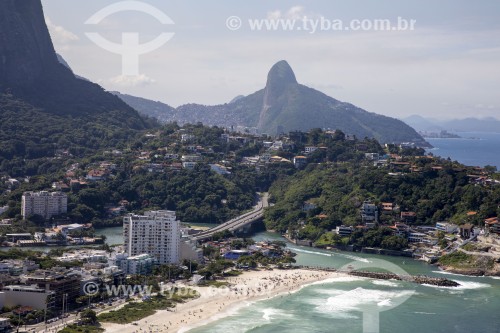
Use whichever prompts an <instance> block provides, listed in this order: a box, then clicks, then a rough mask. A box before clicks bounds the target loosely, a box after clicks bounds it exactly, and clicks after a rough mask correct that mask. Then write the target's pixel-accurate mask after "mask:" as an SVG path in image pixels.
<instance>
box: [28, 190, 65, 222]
mask: <svg viewBox="0 0 500 333" xmlns="http://www.w3.org/2000/svg"><path fill="white" fill-rule="evenodd" d="M67 211H68V196H67V195H66V194H64V193H61V192H47V191H41V192H24V193H23V196H22V202H21V214H22V216H23V218H27V217H29V216H31V215H40V216H43V217H44V218H45V219H50V218H51V217H52V216H54V215H59V214H64V213H66V212H67Z"/></svg>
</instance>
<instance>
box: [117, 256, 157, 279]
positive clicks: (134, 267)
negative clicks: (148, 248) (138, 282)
mask: <svg viewBox="0 0 500 333" xmlns="http://www.w3.org/2000/svg"><path fill="white" fill-rule="evenodd" d="M156 263H157V262H156V259H155V258H153V256H151V255H149V254H146V253H144V254H140V255H137V256H133V257H127V258H126V259H124V260H122V261H121V262H120V268H121V269H122V271H123V272H125V274H133V275H149V274H151V273H153V266H154V265H155V264H156Z"/></svg>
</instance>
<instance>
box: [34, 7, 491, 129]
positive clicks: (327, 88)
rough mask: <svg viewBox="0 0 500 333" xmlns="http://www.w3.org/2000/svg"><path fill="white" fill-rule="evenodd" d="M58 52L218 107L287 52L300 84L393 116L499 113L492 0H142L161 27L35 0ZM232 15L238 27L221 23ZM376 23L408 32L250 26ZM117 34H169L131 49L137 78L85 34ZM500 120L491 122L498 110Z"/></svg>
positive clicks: (106, 77)
mask: <svg viewBox="0 0 500 333" xmlns="http://www.w3.org/2000/svg"><path fill="white" fill-rule="evenodd" d="M42 2H43V5H44V10H45V16H46V18H47V21H48V25H49V30H50V32H51V35H52V39H53V42H54V45H55V48H56V51H57V52H58V53H60V54H61V55H62V56H63V57H64V58H65V60H66V61H67V62H68V63H69V65H70V66H71V67H72V69H73V70H74V72H75V73H76V74H78V75H81V76H83V77H86V78H88V79H90V80H91V81H94V82H96V83H99V84H100V85H102V86H103V87H104V88H105V89H107V90H110V91H120V92H122V93H125V94H130V95H134V96H138V97H143V98H148V99H152V100H157V101H161V102H163V103H166V104H168V105H171V106H174V107H176V106H179V105H182V104H186V103H198V104H206V105H216V104H224V103H227V102H229V101H231V100H232V99H233V98H234V97H236V96H238V95H249V94H251V93H253V92H255V91H257V90H259V89H262V88H264V86H265V83H266V77H267V73H268V71H269V69H270V68H271V66H272V65H273V64H274V63H276V62H277V61H279V60H282V59H285V60H287V61H288V62H289V64H290V65H291V67H292V68H293V70H294V72H295V74H296V76H297V80H298V81H299V83H301V84H304V85H307V86H310V87H312V88H315V89H317V90H319V91H321V92H323V93H325V94H327V95H329V96H331V97H334V98H336V99H338V100H341V101H344V102H349V103H352V104H355V105H357V106H359V107H362V108H364V109H366V110H367V111H370V112H375V113H379V114H384V115H388V116H392V117H396V118H406V117H408V116H411V115H420V116H423V117H432V118H439V119H456V118H458V119H463V118H468V117H476V118H484V117H495V118H497V115H498V114H499V111H500V96H499V95H498V93H497V90H498V86H500V40H499V39H498V38H497V36H498V35H499V32H500V22H499V21H498V20H497V17H498V13H500V3H491V2H488V1H482V2H479V3H469V2H467V1H463V0H461V1H451V0H447V1H442V2H440V3H435V2H431V1H429V0H426V1H410V2H405V3H401V2H399V1H395V0H390V1H380V2H377V3H376V4H375V3H373V2H372V1H368V0H363V1H360V2H357V3H356V4H352V3H350V2H347V1H334V2H332V1H327V0H319V1H316V2H314V3H306V2H305V1H274V2H272V3H269V2H268V1H264V0H257V1H254V2H252V3H251V4H250V3H245V4H242V3H238V4H235V3H234V2H231V1H229V0H224V1H217V2H211V3H205V2H197V1H179V0H176V1H170V2H168V3H164V2H162V1H159V0H150V1H143V2H144V3H148V4H151V5H152V6H154V7H156V8H157V9H159V10H160V11H161V12H163V13H165V14H166V15H168V17H170V18H171V19H172V21H173V22H175V24H169V25H168V26H164V25H162V24H160V23H159V22H157V21H156V20H155V19H152V18H151V17H150V16H148V15H146V14H144V13H138V12H126V13H116V14H114V15H112V16H109V17H108V18H106V19H104V20H103V21H102V22H101V24H100V25H96V26H92V25H88V24H87V25H86V24H85V22H86V21H87V19H89V18H90V17H91V16H92V15H93V14H94V13H96V12H97V11H99V10H101V9H102V8H103V7H105V6H107V5H110V4H114V3H117V2H118V1H109V0H106V1H102V0H90V1H86V2H85V3H78V4H75V3H74V2H68V1H63V0H42ZM232 16H238V17H239V18H241V20H242V22H243V27H242V28H241V29H239V30H236V31H234V30H231V29H228V26H227V23H228V18H229V17H232ZM304 17H307V18H311V19H317V20H319V19H320V18H327V19H329V20H342V21H344V22H349V20H376V19H389V20H391V22H394V21H396V20H397V18H398V17H401V18H403V19H405V20H414V21H415V22H416V24H415V29H414V30H411V31H410V30H406V31H362V32H361V31H316V32H315V33H312V31H254V30H252V29H250V27H249V26H248V20H255V19H266V18H268V19H278V20H285V19H296V20H301V19H302V18H304ZM87 32H97V33H99V34H101V35H102V36H103V37H104V38H107V39H109V40H110V41H114V42H119V41H120V38H121V34H122V33H124V32H139V33H140V42H141V43H145V42H148V41H150V40H153V39H155V38H156V37H157V36H158V35H159V34H160V33H162V32H173V33H175V35H174V37H173V38H172V39H171V40H170V41H168V42H167V43H166V44H165V45H163V46H162V47H160V48H159V49H157V50H155V51H153V52H151V53H148V54H145V55H142V56H141V57H140V76H137V77H136V78H133V79H127V78H124V77H121V76H120V74H121V73H120V71H121V57H120V55H117V54H113V53H110V52H107V51H105V50H103V49H101V48H99V47H98V46H97V45H95V44H94V43H93V42H92V41H90V39H89V38H87V36H86V35H85V33H87ZM497 119H498V118H497Z"/></svg>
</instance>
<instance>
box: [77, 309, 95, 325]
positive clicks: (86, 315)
mask: <svg viewBox="0 0 500 333" xmlns="http://www.w3.org/2000/svg"><path fill="white" fill-rule="evenodd" d="M80 318H81V319H82V321H83V322H84V323H85V324H87V325H97V324H98V323H99V321H98V320H97V314H96V313H95V311H94V310H91V309H85V310H83V311H82V312H81V313H80Z"/></svg>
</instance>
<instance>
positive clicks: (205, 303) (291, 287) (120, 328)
mask: <svg viewBox="0 0 500 333" xmlns="http://www.w3.org/2000/svg"><path fill="white" fill-rule="evenodd" d="M344 275H345V274H341V273H335V272H324V271H314V270H304V269H296V270H273V271H268V270H261V271H249V272H245V273H244V274H242V275H240V276H238V277H231V278H227V281H228V282H229V283H230V284H231V286H230V287H222V288H210V287H203V288H202V287H190V288H192V289H195V290H196V291H198V292H199V293H200V295H201V296H200V297H199V298H198V299H195V300H192V301H189V302H187V303H183V304H179V305H178V306H177V308H176V310H175V312H171V311H167V310H162V311H157V312H156V313H155V314H154V315H152V316H149V317H147V318H144V319H142V320H140V321H137V323H138V325H133V324H126V325H120V324H112V323H103V324H102V327H103V328H104V329H105V330H106V332H108V333H145V332H152V333H156V332H163V333H167V332H172V333H173V332H187V331H188V330H190V329H192V328H195V327H199V326H203V325H205V324H207V323H209V322H212V321H215V320H218V319H220V318H222V317H225V316H227V315H229V314H230V313H231V312H234V311H237V310H238V309H240V308H242V307H244V306H246V305H248V304H250V303H251V302H255V301H258V300H262V299H268V298H272V297H275V296H277V295H280V294H288V293H292V292H294V291H297V290H299V289H300V288H302V287H303V286H305V285H308V284H311V283H314V282H318V281H322V280H326V279H329V278H334V277H339V276H344Z"/></svg>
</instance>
